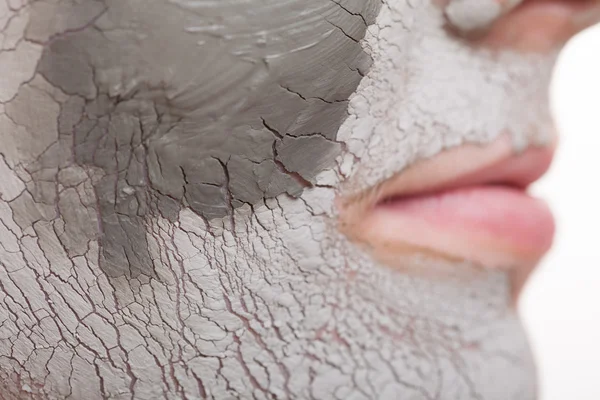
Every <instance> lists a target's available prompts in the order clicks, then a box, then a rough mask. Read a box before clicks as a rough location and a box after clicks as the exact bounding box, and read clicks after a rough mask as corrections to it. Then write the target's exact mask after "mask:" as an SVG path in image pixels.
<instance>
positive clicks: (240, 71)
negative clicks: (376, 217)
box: [0, 0, 554, 400]
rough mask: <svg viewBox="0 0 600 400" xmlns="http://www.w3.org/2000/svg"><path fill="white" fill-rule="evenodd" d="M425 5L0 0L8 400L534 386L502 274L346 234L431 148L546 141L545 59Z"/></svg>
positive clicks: (485, 394) (2, 289) (515, 397)
mask: <svg viewBox="0 0 600 400" xmlns="http://www.w3.org/2000/svg"><path fill="white" fill-rule="evenodd" d="M434 3H436V2H430V1H426V0H423V1H414V0H413V1H408V0H387V1H381V0H261V1H258V0H246V1H239V0H219V1H211V0H201V1H190V0H169V1H168V0H82V1H71V0H39V1H27V0H0V38H1V40H0V392H1V393H2V396H4V397H5V398H8V399H28V398H31V399H87V400H92V399H106V398H111V399H157V398H161V399H162V398H165V399H196V398H214V399H236V398H243V399H323V400H329V399H392V400H393V399H407V400H408V399H412V400H416V399H463V400H468V399H485V400H532V399H534V398H535V387H534V381H535V379H534V378H535V377H534V375H533V368H532V362H531V359H530V354H529V351H528V347H527V343H526V340H525V337H524V334H523V332H522V329H521V327H520V323H519V321H518V319H517V317H516V315H515V312H514V310H513V308H512V303H511V297H510V292H511V288H510V281H509V278H508V274H507V272H506V271H505V270H503V269H501V268H500V269H492V268H486V266H485V265H480V264H478V263H475V262H472V261H469V260H456V259H450V258H446V257H437V256H436V255H435V254H429V253H421V252H418V251H415V252H413V253H410V254H408V255H406V256H405V257H404V258H402V260H401V262H400V264H401V268H398V267H397V266H395V267H391V266H390V265H387V264H386V263H385V262H382V261H381V260H379V259H377V258H375V257H373V256H372V255H371V254H370V253H369V252H368V251H365V250H364V248H363V247H361V246H359V245H358V244H357V243H355V242H354V241H352V240H350V239H349V238H348V237H347V236H346V235H345V234H343V233H341V231H340V229H339V219H338V212H339V209H338V208H337V207H336V204H337V203H336V198H338V199H339V198H343V197H344V196H355V195H356V194H359V193H370V191H372V189H369V188H372V187H374V186H376V185H377V184H379V183H380V182H382V181H383V180H385V179H388V178H390V177H391V176H393V175H394V174H396V173H398V172H400V171H402V170H404V169H405V168H407V167H409V166H410V165H412V164H413V163H416V162H418V161H419V160H422V159H426V158H430V157H434V156H435V155H437V154H438V153H440V152H442V151H444V150H446V149H450V148H454V147H456V146H460V145H463V144H465V143H471V144H487V143H490V142H492V141H494V140H496V139H498V138H499V137H500V136H502V135H504V136H507V137H509V138H510V141H511V145H512V146H514V148H515V149H516V150H523V149H525V148H527V147H528V146H530V145H538V144H542V143H545V142H547V141H548V137H546V136H545V135H547V133H548V132H550V131H551V129H550V128H549V127H550V119H549V116H548V110H547V108H546V104H547V99H546V86H547V84H548V82H549V78H550V73H551V69H552V65H553V61H554V55H553V54H552V55H549V56H542V55H523V54H516V53H511V52H509V51H505V52H501V53H491V52H488V51H486V50H484V49H474V48H472V47H470V46H469V45H468V43H466V42H465V41H463V40H461V39H459V38H457V37H456V36H454V35H453V34H452V33H451V32H450V30H449V29H448V27H447V24H448V16H447V15H446V13H445V11H444V9H443V8H442V7H440V5H439V4H434ZM453 10H455V11H452V12H453V13H454V14H452V18H457V20H459V21H462V20H460V17H459V16H457V15H458V14H456V13H459V12H460V6H457V7H455V8H454V9H453ZM456 10H458V11H456ZM492 11H493V10H492ZM468 18H470V19H468V20H467V22H464V24H465V25H466V26H468V25H469V24H470V23H473V22H472V21H473V18H475V17H473V16H468ZM365 191H366V192H365ZM396 264H397V263H396ZM414 271H418V273H413V272H414Z"/></svg>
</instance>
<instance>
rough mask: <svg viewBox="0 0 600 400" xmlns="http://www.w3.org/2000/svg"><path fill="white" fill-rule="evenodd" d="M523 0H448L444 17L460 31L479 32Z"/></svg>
mask: <svg viewBox="0 0 600 400" xmlns="http://www.w3.org/2000/svg"><path fill="white" fill-rule="evenodd" d="M522 2H523V0H450V2H449V3H448V5H447V6H446V9H445V13H446V18H447V19H448V22H449V24H450V26H452V27H453V28H454V29H456V30H458V31H459V32H462V33H471V34H472V33H473V32H481V31H483V30H485V29H487V28H489V27H490V26H491V25H492V24H493V22H494V21H496V20H497V19H498V18H500V17H501V16H502V15H504V14H505V13H507V12H508V11H509V10H511V9H512V8H514V7H516V6H517V5H518V4H519V3H522Z"/></svg>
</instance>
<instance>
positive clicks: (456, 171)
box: [351, 137, 556, 205]
mask: <svg viewBox="0 0 600 400" xmlns="http://www.w3.org/2000/svg"><path fill="white" fill-rule="evenodd" d="M555 147H556V146H555V143H553V144H552V145H550V146H538V147H529V148H528V149H527V150H525V151H523V152H521V153H516V154H515V152H514V150H513V148H512V145H511V141H510V138H508V137H504V138H502V139H501V140H497V141H496V142H494V143H493V144H491V145H488V146H479V145H476V144H471V145H463V146H460V147H457V148H453V149H450V150H447V151H444V152H442V153H440V154H438V155H436V156H435V157H432V158H431V159H427V160H424V161H420V162H416V163H415V164H413V165H412V166H410V167H408V168H407V169H406V170H404V171H401V172H399V173H397V174H395V175H394V176H392V177H391V178H390V179H388V180H386V181H384V182H383V183H381V184H380V185H378V186H377V187H376V188H375V189H374V190H372V191H369V193H372V194H373V195H371V196H367V197H368V198H369V201H368V202H367V203H368V205H377V204H381V203H382V202H385V201H388V200H392V199H394V200H397V199H399V198H403V197H409V196H415V195H422V194H427V193H432V192H441V191H445V190H451V189H455V188H460V187H467V186H474V185H484V184H487V185H489V184H502V185H509V186H512V187H516V188H520V189H523V190H525V189H526V188H527V187H528V186H529V185H530V184H531V183H533V182H535V181H536V180H538V179H539V178H540V177H541V176H542V175H543V174H544V173H545V172H546V171H547V170H548V169H549V167H550V165H551V163H552V159H553V156H554V150H555ZM362 197H364V196H361V198H362ZM351 202H353V201H351Z"/></svg>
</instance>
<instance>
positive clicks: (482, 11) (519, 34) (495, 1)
mask: <svg viewBox="0 0 600 400" xmlns="http://www.w3.org/2000/svg"><path fill="white" fill-rule="evenodd" d="M444 2H445V3H446V4H445V13H446V18H447V21H448V24H449V25H450V27H451V29H452V30H453V31H455V32H457V33H458V34H461V35H463V36H464V37H466V38H468V39H469V40H472V41H473V43H474V44H477V45H484V46H489V47H492V48H511V49H514V50H518V51H525V52H546V51H551V50H554V49H557V48H560V47H561V46H562V45H564V43H565V42H567V41H568V40H569V39H570V38H571V37H573V36H574V35H575V34H577V33H578V32H580V31H582V30H583V29H585V28H587V27H589V26H591V25H594V24H596V23H599V22H600V1H599V0H444Z"/></svg>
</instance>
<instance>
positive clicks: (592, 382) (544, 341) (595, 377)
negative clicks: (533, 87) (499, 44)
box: [520, 26, 600, 400]
mask: <svg viewBox="0 0 600 400" xmlns="http://www.w3.org/2000/svg"><path fill="white" fill-rule="evenodd" d="M552 106H553V109H554V112H555V117H556V122H557V124H558V128H559V132H560V136H561V140H560V146H559V149H558V153H557V157H556V159H555V162H554V164H553V166H552V169H551V170H550V173H549V174H548V175H547V177H545V178H543V179H542V180H541V181H540V182H539V183H537V184H536V185H535V186H534V187H533V188H532V189H533V190H532V191H533V193H534V194H535V195H536V196H539V197H544V198H545V199H546V200H547V201H548V203H549V204H550V206H551V207H552V208H553V210H554V212H555V214H556V217H557V228H558V232H557V236H556V242H555V247H554V249H553V250H552V251H551V252H550V254H549V255H548V256H547V257H546V259H545V260H544V262H543V263H542V265H541V267H540V268H539V270H538V272H536V273H535V275H534V277H533V279H532V280H531V281H530V284H529V285H528V287H527V288H526V290H525V292H524V295H523V297H522V300H521V304H520V310H521V313H522V316H523V319H524V323H525V325H526V328H527V329H528V331H529V336H530V339H531V342H532V346H533V350H534V354H535V357H536V358H537V360H538V365H539V372H540V376H539V383H540V390H541V397H540V400H600V26H596V27H593V28H591V29H589V30H587V31H585V32H583V33H582V34H580V35H579V36H577V37H576V38H575V39H574V40H572V42H570V43H569V45H568V46H567V47H566V49H565V50H564V52H563V53H562V56H561V58H560V61H559V64H558V67H557V69H556V71H555V76H554V83H553V86H552Z"/></svg>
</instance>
